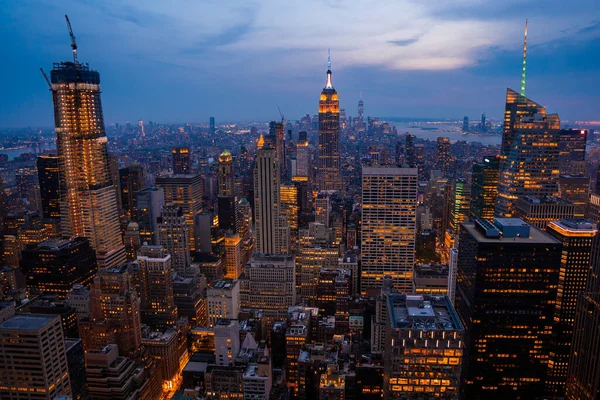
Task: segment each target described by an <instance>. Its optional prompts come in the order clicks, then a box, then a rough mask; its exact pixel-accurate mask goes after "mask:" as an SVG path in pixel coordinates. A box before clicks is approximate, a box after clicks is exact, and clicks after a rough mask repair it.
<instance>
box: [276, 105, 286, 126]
mask: <svg viewBox="0 0 600 400" xmlns="http://www.w3.org/2000/svg"><path fill="white" fill-rule="evenodd" d="M277 111H279V115H280V116H281V123H283V121H285V119H284V117H283V113H282V112H281V108H279V106H277Z"/></svg>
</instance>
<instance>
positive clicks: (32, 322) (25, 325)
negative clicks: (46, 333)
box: [0, 314, 60, 331]
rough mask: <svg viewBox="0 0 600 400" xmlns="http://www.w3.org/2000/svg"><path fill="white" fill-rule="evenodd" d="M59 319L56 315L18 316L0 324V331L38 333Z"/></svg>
mask: <svg viewBox="0 0 600 400" xmlns="http://www.w3.org/2000/svg"><path fill="white" fill-rule="evenodd" d="M56 318H60V317H59V316H58V315H45V314H19V315H15V316H13V317H12V318H10V319H8V320H6V321H4V322H3V323H1V324H0V330H1V329H10V330H13V329H14V330H17V329H18V330H28V331H38V330H40V329H42V328H44V327H45V326H46V325H48V324H49V323H50V322H51V321H52V320H54V319H56Z"/></svg>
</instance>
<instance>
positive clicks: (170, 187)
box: [156, 175, 204, 250]
mask: <svg viewBox="0 0 600 400" xmlns="http://www.w3.org/2000/svg"><path fill="white" fill-rule="evenodd" d="M156 186H157V187H159V188H162V189H163V190H164V192H165V204H173V205H177V206H180V207H181V209H182V210H183V214H184V215H185V220H186V223H187V226H188V231H189V238H190V248H191V249H192V250H196V247H197V246H196V241H195V236H194V217H195V215H196V214H198V213H199V212H200V211H202V196H204V179H202V176H201V175H173V176H164V177H158V178H156Z"/></svg>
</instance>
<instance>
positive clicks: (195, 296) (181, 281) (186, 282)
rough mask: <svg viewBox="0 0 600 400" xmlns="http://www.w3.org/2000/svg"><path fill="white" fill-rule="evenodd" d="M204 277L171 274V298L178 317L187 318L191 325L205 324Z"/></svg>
mask: <svg viewBox="0 0 600 400" xmlns="http://www.w3.org/2000/svg"><path fill="white" fill-rule="evenodd" d="M205 292H206V277H205V276H204V275H202V274H198V275H197V276H195V277H183V276H181V275H178V274H175V275H173V298H174V300H175V305H176V306H177V314H178V315H179V317H180V318H187V320H188V321H190V324H192V326H204V325H206V324H207V314H206V313H207V310H206V298H205Z"/></svg>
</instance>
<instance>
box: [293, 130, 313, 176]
mask: <svg viewBox="0 0 600 400" xmlns="http://www.w3.org/2000/svg"><path fill="white" fill-rule="evenodd" d="M296 175H297V176H306V177H310V176H311V175H312V171H311V165H310V152H309V148H308V140H306V131H302V132H300V134H299V139H298V142H297V143H296Z"/></svg>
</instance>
